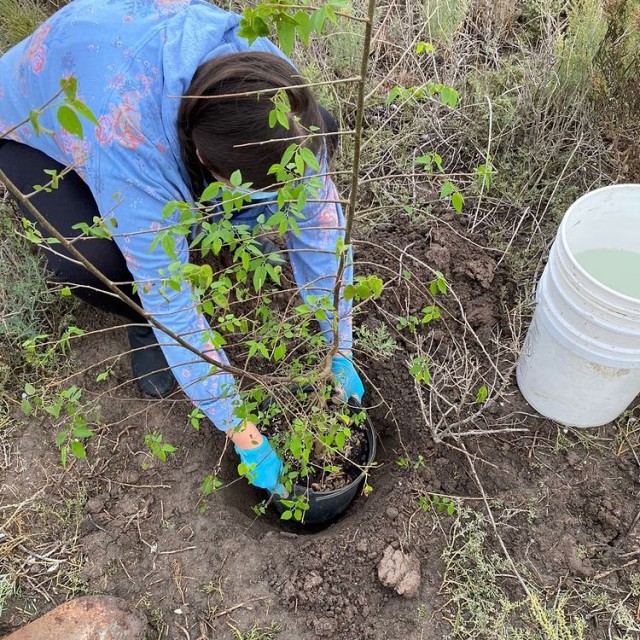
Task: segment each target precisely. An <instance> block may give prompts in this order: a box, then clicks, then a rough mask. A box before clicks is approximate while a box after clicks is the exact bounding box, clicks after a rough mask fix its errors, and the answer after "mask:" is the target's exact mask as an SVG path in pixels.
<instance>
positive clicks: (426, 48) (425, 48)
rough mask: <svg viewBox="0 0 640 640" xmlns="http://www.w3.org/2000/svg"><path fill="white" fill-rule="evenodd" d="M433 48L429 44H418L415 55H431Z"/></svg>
mask: <svg viewBox="0 0 640 640" xmlns="http://www.w3.org/2000/svg"><path fill="white" fill-rule="evenodd" d="M433 51H434V48H433V45H432V44H431V43H430V42H418V46H417V47H416V53H417V54H418V55H419V54H421V53H433Z"/></svg>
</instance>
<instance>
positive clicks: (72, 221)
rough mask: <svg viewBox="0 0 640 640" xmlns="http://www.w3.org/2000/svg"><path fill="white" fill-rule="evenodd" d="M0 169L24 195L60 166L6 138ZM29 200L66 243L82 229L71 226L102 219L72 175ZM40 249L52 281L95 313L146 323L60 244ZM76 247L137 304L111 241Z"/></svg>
mask: <svg viewBox="0 0 640 640" xmlns="http://www.w3.org/2000/svg"><path fill="white" fill-rule="evenodd" d="M0 169H2V171H4V173H5V174H6V175H7V177H8V178H9V180H11V182H13V183H14V184H15V185H16V187H18V189H19V190H20V191H21V192H22V193H24V194H29V193H32V192H33V186H34V185H36V184H47V183H48V182H49V180H50V179H51V177H50V176H49V175H47V174H45V173H44V170H45V169H54V170H55V171H58V172H60V171H62V170H63V169H64V167H63V165H61V164H60V163H58V162H56V161H55V160H53V159H52V158H50V157H49V156H47V155H46V154H44V153H42V152H41V151H38V150H36V149H33V148H32V147H29V146H27V145H25V144H20V143H18V142H13V141H12V140H5V141H1V142H0ZM30 201H31V204H33V206H34V207H35V208H36V209H37V210H38V211H39V212H40V213H41V214H42V215H43V216H44V218H46V220H47V221H48V222H49V223H50V224H51V225H52V226H54V227H55V228H56V229H57V230H58V231H59V232H60V233H61V234H62V235H64V236H65V237H66V238H70V239H71V238H77V237H78V236H79V235H80V234H81V231H78V230H76V229H72V228H71V227H72V226H74V225H76V224H78V223H79V222H86V223H87V224H88V225H89V226H92V225H93V224H94V222H93V218H94V217H95V216H98V217H100V212H99V211H98V206H97V204H96V201H95V200H94V198H93V195H92V193H91V191H90V190H89V187H87V185H86V184H85V183H84V181H83V180H82V178H80V176H79V175H78V174H77V173H76V172H75V171H70V172H69V173H67V174H66V175H65V177H64V179H62V180H61V181H60V183H59V185H58V188H57V189H54V190H53V191H51V192H50V193H45V192H44V191H40V192H39V193H36V194H35V195H34V196H33V197H31V198H30ZM18 206H19V207H20V210H21V213H22V215H23V216H24V217H25V218H27V220H30V221H31V222H34V223H35V224H36V228H37V229H38V231H40V233H41V234H42V236H43V237H45V238H46V237H48V236H49V234H48V233H47V232H46V231H45V230H44V229H42V228H41V227H40V225H38V224H37V223H36V222H35V220H34V219H33V217H32V216H31V214H30V213H29V212H28V211H27V209H26V208H25V207H22V206H20V205H18ZM39 246H40V247H41V248H42V249H43V252H44V255H45V257H46V259H47V265H48V267H49V269H50V270H51V272H52V273H53V276H54V278H55V279H56V280H57V281H59V282H63V283H67V284H69V285H72V286H73V289H72V291H73V293H74V294H75V295H76V296H78V297H79V298H81V299H82V300H84V301H85V302H87V303H88V304H90V305H92V306H94V307H97V308H98V309H102V310H103V311H108V312H110V313H116V314H118V315H119V316H122V317H124V318H126V319H127V320H129V321H131V322H145V320H144V318H143V317H142V316H141V315H139V314H138V313H137V312H136V311H134V310H133V309H132V308H131V307H129V306H128V305H127V304H126V303H125V302H124V301H122V300H120V298H118V297H117V296H116V295H115V294H114V293H112V292H111V291H109V290H108V289H107V288H106V287H105V285H104V284H103V283H102V282H101V281H100V280H98V278H96V277H95V276H94V275H92V274H91V273H90V272H89V271H87V270H86V269H85V268H84V266H82V265H81V264H78V262H77V261H76V260H75V258H72V257H71V255H70V254H69V252H68V251H67V250H66V249H64V248H63V247H62V246H61V245H59V244H53V245H48V244H45V243H42V244H41V245H39ZM74 247H75V248H76V249H77V250H78V251H79V252H80V253H81V254H82V255H83V256H85V258H87V259H88V260H89V262H91V264H92V265H93V266H94V267H96V269H98V270H99V271H100V272H101V273H102V274H103V275H105V276H107V278H109V280H111V282H114V283H118V286H119V288H120V289H121V290H122V291H123V293H125V294H126V295H127V296H128V297H129V298H131V299H132V300H134V301H135V302H137V303H138V304H140V299H139V298H138V294H136V293H134V291H133V284H132V283H133V276H132V275H131V272H130V271H129V269H128V267H127V264H126V262H125V259H124V256H123V255H122V253H121V252H120V250H119V249H118V246H117V245H116V243H115V242H113V241H112V240H104V239H101V238H82V239H78V240H76V241H75V242H74ZM120 283H122V284H120Z"/></svg>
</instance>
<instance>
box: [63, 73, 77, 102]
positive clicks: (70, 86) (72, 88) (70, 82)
mask: <svg viewBox="0 0 640 640" xmlns="http://www.w3.org/2000/svg"><path fill="white" fill-rule="evenodd" d="M60 88H61V89H62V92H63V93H64V95H65V97H66V98H67V100H75V99H76V94H77V93H78V79H77V78H76V77H75V76H70V77H68V78H62V79H61V80H60Z"/></svg>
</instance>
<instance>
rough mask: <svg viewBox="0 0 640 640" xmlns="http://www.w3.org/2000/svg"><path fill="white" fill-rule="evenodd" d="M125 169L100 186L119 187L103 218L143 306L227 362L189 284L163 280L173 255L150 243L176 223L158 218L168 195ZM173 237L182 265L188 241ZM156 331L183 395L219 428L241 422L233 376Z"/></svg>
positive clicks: (218, 359)
mask: <svg viewBox="0 0 640 640" xmlns="http://www.w3.org/2000/svg"><path fill="white" fill-rule="evenodd" d="M130 173H131V172H128V176H129V177H127V178H123V179H122V182H120V184H119V188H117V185H116V184H112V185H105V189H104V192H105V193H113V192H115V191H118V192H119V196H118V198H119V200H118V204H116V206H115V207H113V209H112V212H111V213H110V214H109V215H108V216H106V218H107V220H108V221H109V222H108V224H110V225H111V228H112V232H113V237H114V240H115V241H116V242H117V244H118V247H119V248H120V250H121V251H122V253H123V255H124V257H125V260H126V261H127V266H128V267H129V270H130V271H131V274H132V275H133V277H134V279H135V281H136V283H137V285H138V295H139V296H140V299H141V301H142V306H143V307H144V309H145V311H147V312H148V313H149V314H151V315H152V316H153V317H154V318H155V319H157V320H158V321H159V322H160V323H162V324H163V325H165V326H166V327H167V328H168V329H170V330H171V331H172V332H173V333H175V334H177V335H179V336H180V337H181V338H183V339H184V340H185V341H186V342H188V343H189V344H190V345H191V346H193V347H195V348H196V349H198V350H199V351H202V352H204V353H206V354H207V355H209V356H210V357H211V358H213V359H214V360H216V361H218V362H220V363H223V364H228V360H227V357H226V355H225V353H224V351H223V350H222V349H221V348H216V347H215V346H214V342H215V341H216V339H217V334H215V333H213V332H212V331H211V329H210V327H209V325H208V323H207V321H206V319H205V317H204V316H203V315H202V314H201V313H199V312H198V310H197V305H198V298H197V296H196V295H195V293H194V292H193V291H192V290H191V288H190V286H189V284H188V283H184V282H183V283H181V286H180V289H179V290H178V291H175V290H174V289H172V288H170V287H164V286H163V282H162V281H163V279H164V278H166V277H167V276H168V273H169V271H168V269H169V266H170V264H171V263H172V262H174V260H173V259H172V258H171V257H169V256H168V255H167V253H166V252H165V250H164V249H163V248H162V246H161V244H160V243H158V244H157V246H155V247H154V248H153V249H152V244H153V240H154V238H155V237H156V236H157V234H158V232H159V231H161V230H162V229H163V228H166V227H168V226H170V225H171V224H172V222H173V223H175V222H176V220H172V219H169V220H166V221H164V222H160V221H161V220H162V215H161V212H162V208H163V206H164V204H165V203H166V202H167V201H169V200H171V199H172V195H171V194H170V193H168V192H164V191H163V189H162V187H161V185H160V184H158V185H157V186H156V189H154V190H153V194H151V193H149V190H148V185H149V178H148V177H146V178H145V183H144V188H143V187H142V186H141V185H140V184H139V183H137V182H136V180H134V179H131V177H130ZM103 206H106V204H105V205H103ZM114 222H115V228H114V226H113V223H114ZM173 238H174V241H175V254H176V258H177V261H178V262H180V263H183V264H184V263H186V262H187V261H188V246H187V241H186V239H185V238H184V237H182V236H180V235H178V234H173ZM155 333H156V337H157V338H158V342H159V344H160V345H161V347H162V351H163V353H164V355H165V357H166V359H167V362H168V364H169V366H170V367H171V370H172V372H173V373H174V375H175V376H176V379H177V380H178V382H179V383H180V385H181V386H182V389H183V390H184V392H185V393H186V394H187V396H188V397H189V398H190V399H191V400H192V401H193V402H194V403H195V404H196V405H197V406H198V407H199V408H200V410H201V411H202V412H203V413H204V414H205V415H206V416H207V417H208V418H209V419H210V420H211V421H212V422H213V423H214V424H215V425H216V427H218V429H221V430H222V431H227V430H228V429H231V428H234V427H236V426H238V425H239V424H240V422H241V421H240V420H239V419H238V418H237V417H235V416H234V415H233V411H234V408H235V407H236V406H237V404H238V403H239V397H238V395H237V392H236V384H235V381H234V378H233V376H231V375H229V374H227V373H224V372H222V371H220V370H219V369H218V370H216V369H215V367H212V366H211V365H210V364H209V363H208V362H206V361H205V360H203V359H202V358H200V357H198V356H197V355H195V354H194V353H192V352H191V351H189V350H188V349H186V348H184V347H182V346H180V345H179V344H178V343H177V342H176V341H175V340H173V339H172V338H170V337H169V336H167V335H166V334H164V333H163V332H161V331H159V330H157V329H155Z"/></svg>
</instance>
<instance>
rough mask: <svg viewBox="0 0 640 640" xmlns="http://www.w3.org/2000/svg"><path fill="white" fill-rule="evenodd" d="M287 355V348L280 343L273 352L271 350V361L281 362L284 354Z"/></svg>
mask: <svg viewBox="0 0 640 640" xmlns="http://www.w3.org/2000/svg"><path fill="white" fill-rule="evenodd" d="M286 353H287V346H286V345H285V344H284V342H281V343H280V344H279V345H278V346H277V347H276V348H275V349H274V350H273V359H274V360H275V361H276V362H279V361H280V360H282V358H284V356H285V354H286Z"/></svg>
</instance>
